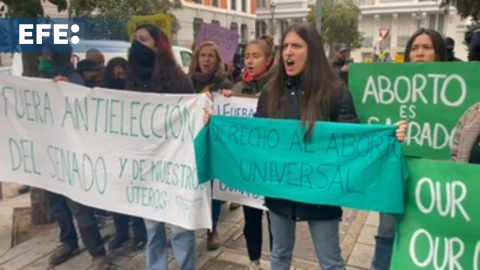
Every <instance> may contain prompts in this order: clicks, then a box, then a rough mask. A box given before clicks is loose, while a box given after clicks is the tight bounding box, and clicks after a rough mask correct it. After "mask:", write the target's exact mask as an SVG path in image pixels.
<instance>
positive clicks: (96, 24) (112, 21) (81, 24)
mask: <svg viewBox="0 0 480 270" xmlns="http://www.w3.org/2000/svg"><path fill="white" fill-rule="evenodd" d="M129 20H131V19H129V18H0V53H15V52H33V53H40V52H42V51H43V50H44V45H43V43H45V42H43V41H47V39H50V42H48V43H52V44H51V45H53V39H54V26H53V25H55V24H64V25H65V24H66V25H68V30H67V29H65V30H64V29H62V30H61V31H62V33H63V32H65V33H66V34H67V37H61V39H68V41H69V44H70V45H71V48H68V47H69V46H65V45H64V46H61V45H53V46H54V49H55V51H56V52H69V50H72V49H73V52H86V51H87V50H88V49H90V47H88V46H85V44H84V42H85V41H86V40H105V41H110V40H118V41H128V40H129V39H128V31H127V23H128V21H129ZM21 24H30V25H33V27H34V28H33V29H27V30H25V31H26V32H28V33H29V35H30V36H28V37H27V39H28V40H33V42H34V44H32V45H24V44H20V25H21ZM39 24H50V25H51V27H50V30H43V32H50V36H49V37H45V38H43V41H42V44H41V45H40V44H36V43H37V27H36V26H37V25H39ZM72 25H77V26H78V27H77V28H78V32H72V31H71V30H72ZM73 36H76V37H77V38H78V40H79V41H78V43H77V44H75V43H74V42H73V43H72V37H73ZM105 47H106V48H108V49H107V51H103V52H105V53H108V52H124V48H121V47H120V48H119V47H116V46H105Z"/></svg>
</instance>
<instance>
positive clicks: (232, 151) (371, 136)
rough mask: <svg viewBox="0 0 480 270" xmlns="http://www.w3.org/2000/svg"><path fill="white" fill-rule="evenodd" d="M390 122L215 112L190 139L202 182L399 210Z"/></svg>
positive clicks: (400, 177)
mask: <svg viewBox="0 0 480 270" xmlns="http://www.w3.org/2000/svg"><path fill="white" fill-rule="evenodd" d="M395 129H396V127H395V126H387V125H361V124H339V123H325V122H317V123H316V126H315V132H314V134H313V137H312V139H311V141H310V142H309V143H304V141H303V134H304V131H303V128H302V127H301V125H300V122H299V121H293V120H272V119H259V118H254V119H251V118H242V117H224V116H212V117H211V120H210V123H209V125H207V126H206V127H205V128H204V129H203V130H202V131H201V132H200V133H199V135H198V136H197V138H196V139H195V155H196V159H197V169H198V178H199V181H200V182H201V183H203V182H206V181H208V180H210V179H219V180H220V181H221V182H223V183H225V184H226V185H227V186H230V187H232V188H236V189H239V190H242V191H246V192H249V193H253V194H257V195H263V196H266V197H274V198H283V199H288V200H293V201H299V202H304V203H312V204H326V205H337V206H343V207H349V208H356V209H364V210H370V211H383V212H388V213H403V208H404V205H403V198H404V195H403V191H404V186H405V183H404V180H405V179H406V174H407V173H406V165H405V163H404V160H403V154H402V147H401V144H400V143H399V142H398V141H397V140H396V138H395Z"/></svg>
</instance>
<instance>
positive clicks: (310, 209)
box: [255, 78, 359, 221]
mask: <svg viewBox="0 0 480 270" xmlns="http://www.w3.org/2000/svg"><path fill="white" fill-rule="evenodd" d="M300 84H301V82H300V80H299V79H292V78H290V79H288V80H287V82H286V86H287V90H288V92H289V93H291V96H289V97H290V100H288V101H287V103H286V105H285V106H284V108H283V111H282V114H281V115H282V117H281V118H283V119H300V111H301V110H300V108H301V102H300V100H301V96H300V95H301V92H302V91H301V86H300ZM336 94H337V95H335V97H334V98H335V99H336V102H335V103H336V104H337V105H336V107H335V108H333V114H332V116H331V118H330V121H331V122H343V123H358V122H359V121H358V117H357V113H356V111H355V106H354V105H353V100H352V97H351V95H350V92H349V91H348V89H347V88H346V87H345V86H344V85H343V84H342V86H340V87H338V89H337V92H336ZM267 99H268V92H267V91H265V90H264V91H262V93H261V94H260V98H259V100H258V105H257V111H256V113H255V117H267V108H266V106H267ZM319 120H321V119H319ZM265 204H266V206H267V208H268V210H269V211H272V212H273V213H276V214H278V215H281V216H285V217H288V218H291V219H292V220H297V221H305V220H334V219H340V218H341V217H342V209H341V208H340V207H337V206H328V205H315V204H306V203H300V202H294V201H289V200H284V199H276V198H265Z"/></svg>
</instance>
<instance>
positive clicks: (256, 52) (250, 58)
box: [245, 44, 270, 78]
mask: <svg viewBox="0 0 480 270" xmlns="http://www.w3.org/2000/svg"><path fill="white" fill-rule="evenodd" d="M269 64H270V59H267V57H266V55H265V53H264V52H263V50H262V47H260V45H258V44H250V45H248V46H247V50H246V51H245V70H246V71H247V73H248V75H250V76H251V77H252V78H257V77H259V76H261V75H263V74H264V73H265V72H266V71H267V68H268V65H269Z"/></svg>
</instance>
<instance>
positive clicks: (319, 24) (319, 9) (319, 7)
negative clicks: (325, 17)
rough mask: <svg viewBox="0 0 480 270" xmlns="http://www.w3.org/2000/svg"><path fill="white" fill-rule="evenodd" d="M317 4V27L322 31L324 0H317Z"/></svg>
mask: <svg viewBox="0 0 480 270" xmlns="http://www.w3.org/2000/svg"><path fill="white" fill-rule="evenodd" d="M316 1H317V2H316V4H315V28H317V30H318V32H319V33H322V7H323V1H324V0H316Z"/></svg>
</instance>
